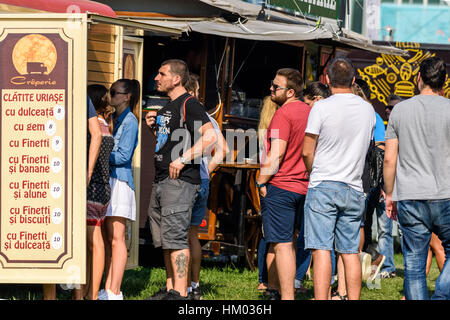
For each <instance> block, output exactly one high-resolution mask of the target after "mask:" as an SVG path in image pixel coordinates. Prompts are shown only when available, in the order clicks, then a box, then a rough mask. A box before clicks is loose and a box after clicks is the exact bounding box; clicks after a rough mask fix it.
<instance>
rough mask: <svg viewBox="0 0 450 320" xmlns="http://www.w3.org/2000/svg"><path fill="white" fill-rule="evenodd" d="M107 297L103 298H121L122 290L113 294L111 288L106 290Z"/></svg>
mask: <svg viewBox="0 0 450 320" xmlns="http://www.w3.org/2000/svg"><path fill="white" fill-rule="evenodd" d="M106 294H107V298H106V299H105V300H123V294H122V291H120V292H119V294H114V293H113V292H112V291H111V290H109V289H108V290H107V291H106Z"/></svg>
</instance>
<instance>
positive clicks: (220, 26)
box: [130, 18, 406, 55]
mask: <svg viewBox="0 0 450 320" xmlns="http://www.w3.org/2000/svg"><path fill="white" fill-rule="evenodd" d="M130 20H132V21H136V22H139V23H143V24H146V23H149V24H153V25H158V26H161V27H167V28H174V29H178V30H179V31H180V32H184V33H189V32H191V31H194V32H199V33H204V34H211V35H218V36H223V37H232V38H239V39H246V40H260V41H283V42H286V41H307V40H321V39H323V40H330V41H332V42H333V43H334V44H335V45H339V44H341V45H345V46H351V47H355V48H359V49H363V50H368V51H373V52H377V53H385V54H392V55H404V54H406V51H404V50H401V49H398V48H395V47H393V46H381V45H376V44H373V43H372V41H371V40H370V39H368V38H366V37H363V36H361V35H359V34H357V33H354V32H351V31H350V32H349V31H347V30H340V31H341V32H342V33H341V35H339V33H338V32H337V31H336V30H335V29H337V27H335V28H334V26H332V25H330V24H329V23H327V24H325V25H321V26H314V25H312V24H311V25H306V24H291V23H280V22H272V21H260V20H254V19H245V18H242V20H241V18H238V19H237V22H229V21H227V20H225V19H223V18H210V19H207V18H204V19H198V18H197V19H183V18H173V19H167V18H150V19H130Z"/></svg>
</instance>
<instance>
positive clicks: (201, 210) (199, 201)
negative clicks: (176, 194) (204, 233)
mask: <svg viewBox="0 0 450 320" xmlns="http://www.w3.org/2000/svg"><path fill="white" fill-rule="evenodd" d="M208 196H209V179H202V182H201V184H200V191H199V192H198V194H197V198H196V199H195V203H194V207H193V208H192V216H191V226H199V225H201V223H202V220H203V217H204V216H205V212H206V209H207V207H208Z"/></svg>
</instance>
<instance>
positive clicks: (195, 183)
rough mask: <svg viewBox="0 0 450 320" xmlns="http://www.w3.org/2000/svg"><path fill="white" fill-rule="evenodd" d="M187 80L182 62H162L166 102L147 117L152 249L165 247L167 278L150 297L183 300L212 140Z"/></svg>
mask: <svg viewBox="0 0 450 320" xmlns="http://www.w3.org/2000/svg"><path fill="white" fill-rule="evenodd" d="M188 76H189V72H188V69H187V66H186V63H185V62H184V61H181V60H175V59H172V60H167V61H165V62H163V63H162V65H161V67H160V69H159V70H158V75H157V76H156V77H155V81H156V84H157V90H158V91H160V92H165V93H167V95H168V96H169V98H170V102H169V103H168V104H167V105H166V106H165V107H164V108H162V109H161V110H159V111H158V112H156V111H150V112H148V113H147V115H146V118H145V120H146V123H147V125H148V126H149V127H150V129H151V130H152V132H153V133H154V134H155V135H156V139H157V143H156V150H155V171H156V172H155V173H156V174H155V181H154V182H153V189H152V195H151V199H150V206H149V217H150V228H151V232H152V237H153V244H154V246H155V247H160V246H161V247H162V249H163V252H164V263H165V267H166V275H167V279H166V287H163V288H162V289H161V290H160V291H159V292H157V293H156V294H155V295H154V296H153V297H152V299H164V300H178V299H185V298H186V297H187V271H188V264H189V245H188V231H189V227H190V220H191V214H192V208H193V205H194V202H195V198H196V196H197V192H198V190H199V189H200V182H201V179H200V162H201V157H202V154H203V151H204V150H205V149H206V148H207V147H208V146H210V145H212V144H214V143H215V141H216V133H215V130H214V128H213V126H212V124H211V122H210V121H209V119H208V117H207V115H206V114H205V110H204V108H203V106H202V105H201V104H200V102H199V101H197V100H196V99H195V98H193V97H192V96H190V95H189V94H188V93H187V92H186V89H185V88H184V84H185V83H186V81H187V78H188Z"/></svg>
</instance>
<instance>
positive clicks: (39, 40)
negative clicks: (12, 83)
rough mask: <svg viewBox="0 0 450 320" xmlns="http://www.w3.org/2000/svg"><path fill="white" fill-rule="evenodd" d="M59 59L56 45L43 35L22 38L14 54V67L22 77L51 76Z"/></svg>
mask: <svg viewBox="0 0 450 320" xmlns="http://www.w3.org/2000/svg"><path fill="white" fill-rule="evenodd" d="M57 58H58V57H57V53H56V48H55V45H54V44H53V42H52V41H51V40H50V39H48V38H47V37H45V36H43V35H41V34H29V35H26V36H24V37H22V38H21V39H20V40H19V41H17V43H16V45H15V46H14V49H13V52H12V61H13V64H14V67H15V68H16V70H17V72H18V73H20V74H21V75H27V74H46V75H47V74H50V73H51V72H52V70H53V68H54V67H55V65H56V61H57Z"/></svg>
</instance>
